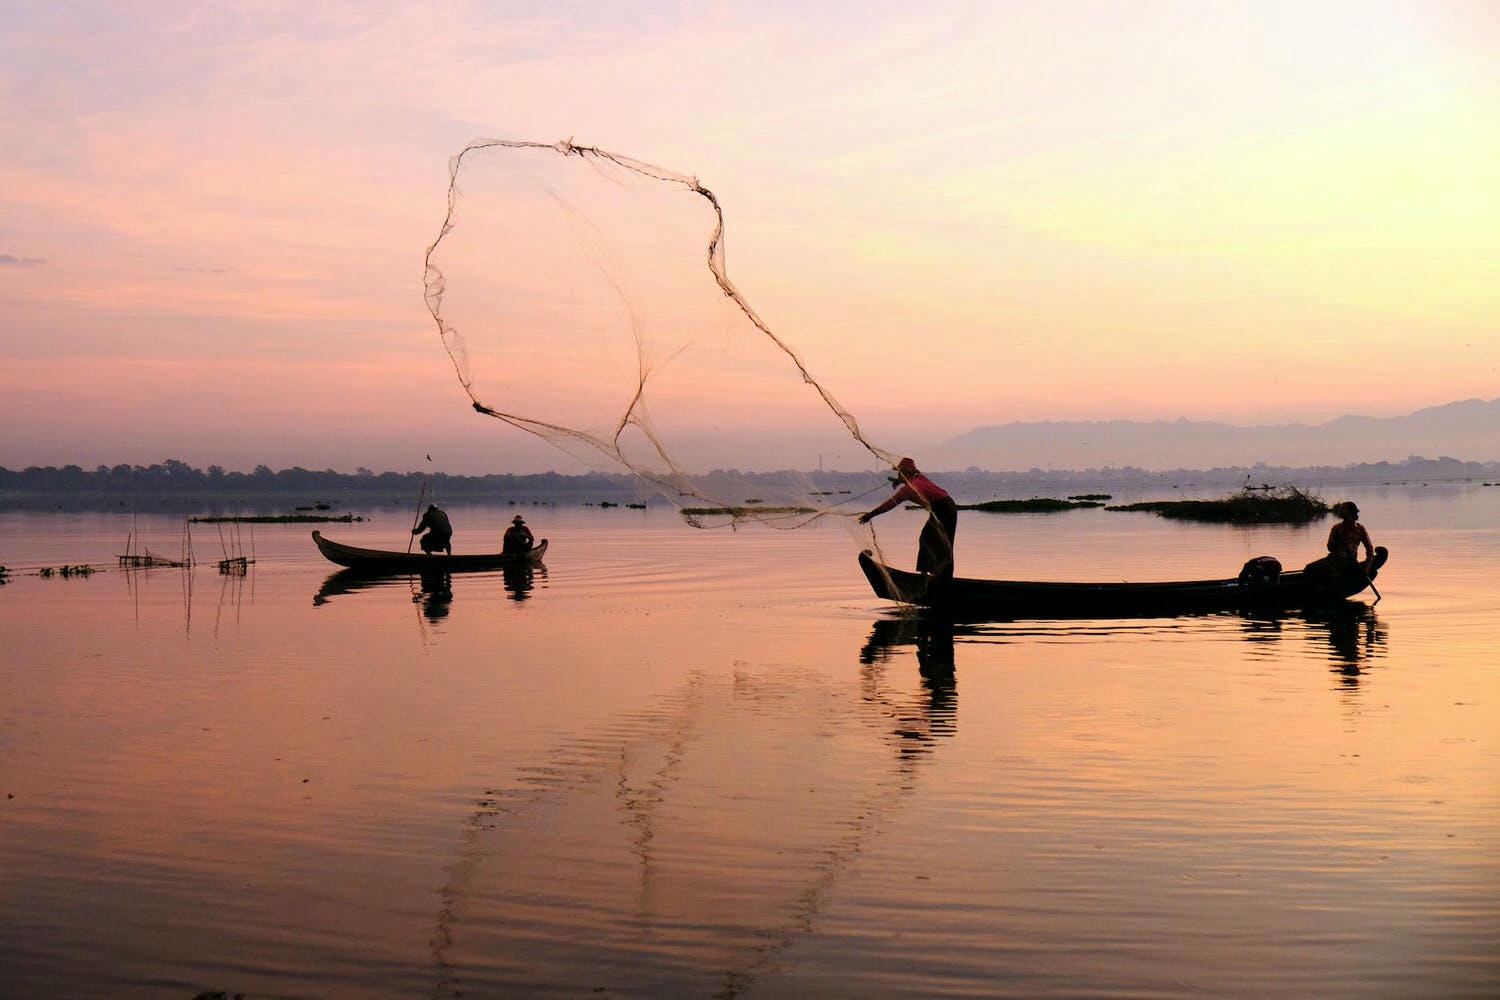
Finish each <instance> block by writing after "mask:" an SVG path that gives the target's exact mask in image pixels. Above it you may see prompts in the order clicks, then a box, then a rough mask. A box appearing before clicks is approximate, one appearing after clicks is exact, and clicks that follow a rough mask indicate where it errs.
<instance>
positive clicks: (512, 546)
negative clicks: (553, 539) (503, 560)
mask: <svg viewBox="0 0 1500 1000" xmlns="http://www.w3.org/2000/svg"><path fill="white" fill-rule="evenodd" d="M535 544H536V539H535V538H534V537H532V534H531V529H530V528H528V527H526V519H525V518H524V517H522V516H521V515H520V514H517V515H516V516H515V517H513V518H511V521H510V527H509V528H506V529H505V534H504V536H502V538H501V546H500V554H501V555H503V556H519V555H525V554H526V553H527V552H530V551H531V547H532V546H533V545H535Z"/></svg>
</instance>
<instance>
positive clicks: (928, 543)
mask: <svg viewBox="0 0 1500 1000" xmlns="http://www.w3.org/2000/svg"><path fill="white" fill-rule="evenodd" d="M896 475H897V476H899V477H900V480H901V486H900V487H899V488H897V490H896V492H895V493H892V494H891V496H890V498H889V499H887V500H886V501H885V502H884V503H882V504H880V505H879V506H877V507H874V508H872V509H871V510H869V511H868V512H866V513H864V514H861V515H860V516H859V523H860V524H868V523H869V522H870V520H871V519H872V518H876V517H879V516H880V515H881V514H884V513H885V512H886V511H888V510H890V509H891V508H892V507H895V506H896V505H897V504H900V503H915V504H920V505H921V506H922V507H923V508H924V509H925V510H926V511H927V523H926V524H924V525H923V526H922V534H921V537H920V538H918V539H917V572H918V573H926V574H929V575H930V576H931V577H932V581H933V582H934V583H940V582H945V581H948V580H951V579H953V535H954V533H955V532H957V531H958V505H957V504H955V503H954V502H953V498H952V497H950V496H949V495H948V492H947V491H946V490H944V489H943V488H942V487H941V486H939V485H938V484H937V483H934V482H933V481H932V480H931V479H928V478H927V477H926V476H924V475H923V474H922V471H921V470H920V469H918V468H917V463H916V462H914V461H912V460H911V459H909V458H903V459H902V460H901V461H900V462H897V463H896Z"/></svg>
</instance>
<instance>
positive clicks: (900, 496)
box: [882, 472, 948, 510]
mask: <svg viewBox="0 0 1500 1000" xmlns="http://www.w3.org/2000/svg"><path fill="white" fill-rule="evenodd" d="M947 499H948V491H947V490H945V489H943V488H942V487H941V486H939V485H938V484H937V483H935V482H933V481H932V480H931V479H928V478H927V477H926V476H924V475H922V474H921V473H920V472H919V473H917V474H916V475H915V476H912V477H911V479H909V480H908V481H906V482H905V483H902V484H901V488H900V489H899V490H897V491H896V492H895V493H894V494H892V495H891V498H890V500H888V501H886V503H888V504H890V506H891V507H894V506H896V504H898V503H902V502H904V501H910V502H911V503H919V504H921V505H922V506H923V507H931V506H932V505H933V503H935V502H936V501H938V500H947ZM882 506H884V504H882ZM886 509H888V510H889V509H890V508H889V507H887V508H886Z"/></svg>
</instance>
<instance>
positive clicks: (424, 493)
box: [406, 479, 427, 555]
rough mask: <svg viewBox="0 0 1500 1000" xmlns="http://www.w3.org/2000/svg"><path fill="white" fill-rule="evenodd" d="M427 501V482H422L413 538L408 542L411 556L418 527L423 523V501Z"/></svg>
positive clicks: (413, 525)
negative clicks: (412, 544)
mask: <svg viewBox="0 0 1500 1000" xmlns="http://www.w3.org/2000/svg"><path fill="white" fill-rule="evenodd" d="M426 499H427V480H426V479H423V480H422V492H421V493H418V494H417V514H416V516H415V517H413V518H412V519H411V537H410V538H408V539H407V540H406V554H407V555H411V543H412V542H414V541H416V540H417V525H418V524H420V523H421V521H422V501H423V500H426Z"/></svg>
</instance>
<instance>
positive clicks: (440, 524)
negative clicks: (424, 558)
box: [411, 504, 453, 556]
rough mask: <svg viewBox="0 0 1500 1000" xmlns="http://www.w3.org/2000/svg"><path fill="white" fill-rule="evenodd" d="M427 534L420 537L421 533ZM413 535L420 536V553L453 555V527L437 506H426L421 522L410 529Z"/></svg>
mask: <svg viewBox="0 0 1500 1000" xmlns="http://www.w3.org/2000/svg"><path fill="white" fill-rule="evenodd" d="M424 531H425V532H427V534H425V535H422V532H424ZM411 533H412V534H413V535H422V537H421V539H420V541H419V543H418V544H420V545H421V546H422V551H423V552H426V553H428V554H429V555H430V554H432V553H433V552H446V553H447V554H448V555H450V556H451V555H452V554H453V525H452V524H450V523H449V521H448V515H447V514H445V513H444V512H443V509H442V508H441V507H439V506H438V505H437V504H428V505H427V512H426V513H425V514H423V515H422V520H420V521H418V522H417V526H416V527H415V528H413V529H411Z"/></svg>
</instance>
